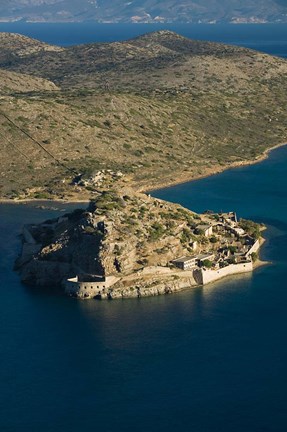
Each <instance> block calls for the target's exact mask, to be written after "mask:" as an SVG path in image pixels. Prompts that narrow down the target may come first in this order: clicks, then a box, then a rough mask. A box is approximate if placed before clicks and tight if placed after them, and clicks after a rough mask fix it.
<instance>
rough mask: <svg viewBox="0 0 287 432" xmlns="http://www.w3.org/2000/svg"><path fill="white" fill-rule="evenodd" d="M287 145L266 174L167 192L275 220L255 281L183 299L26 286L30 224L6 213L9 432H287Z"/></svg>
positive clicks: (225, 177) (4, 376) (192, 203)
mask: <svg viewBox="0 0 287 432" xmlns="http://www.w3.org/2000/svg"><path fill="white" fill-rule="evenodd" d="M286 179H287V148H281V149H279V150H277V151H274V152H273V153H272V154H271V156H270V158H269V159H268V160H266V161H264V162H262V163H260V164H258V165H254V166H251V167H247V168H242V169H235V170H232V171H227V172H225V173H222V174H220V175H216V176H213V177H210V178H208V179H203V180H200V181H196V182H193V183H187V184H184V185H180V186H177V187H174V188H170V189H166V190H162V191H157V192H156V193H155V194H154V195H155V196H158V197H161V198H165V199H169V200H171V201H177V202H180V203H182V204H183V205H186V206H187V207H189V208H192V209H195V210H197V211H202V210H204V209H206V208H210V209H214V210H216V211H218V210H221V209H222V210H236V211H237V212H238V213H239V215H240V216H242V217H252V218H254V219H257V220H259V221H263V222H265V223H266V224H267V225H268V231H267V233H266V236H267V242H266V245H265V246H264V249H263V258H265V259H268V260H272V261H273V265H272V266H267V267H264V268H261V269H259V270H257V271H255V272H254V274H253V275H247V276H245V277H243V278H234V279H228V280H225V281H224V282H220V283H216V284H214V285H210V286H208V287H206V288H197V289H193V290H190V291H186V292H183V293H179V294H176V295H170V296H162V297H155V298H147V299H141V300H134V299H131V300H125V301H113V302H97V301H86V302H82V301H77V300H73V299H70V298H66V297H65V296H63V295H61V293H59V292H57V291H55V290H53V288H52V287H51V289H47V290H39V289H29V288H26V287H24V286H23V285H21V284H20V282H19V279H18V276H17V274H15V273H13V271H12V266H13V260H14V258H15V254H16V253H17V250H18V248H19V241H18V239H17V234H18V233H19V231H20V227H21V226H22V224H23V223H24V222H27V221H29V222H30V221H35V222H37V221H40V220H43V219H44V218H46V217H51V215H55V214H58V212H56V211H54V212H53V211H43V210H39V209H35V208H33V207H32V206H28V205H27V206H21V205H19V206H16V205H1V206H0V235H1V249H0V273H1V275H0V276H1V302H0V308H1V315H0V319H1V326H0V342H1V344H0V358H1V369H0V377H1V390H0V407H1V410H2V412H1V415H0V425H1V431H2V430H3V431H9V432H10V431H11V432H14V431H25V432H26V431H29V432H30V431H42V432H48V431H49V432H50V431H51V432H52V431H53V432H60V431H69V432H70V431H71V432H74V431H75V432H76V431H79V430H81V431H94V430H97V431H111V432H114V431H139V432H144V431H147V430H150V431H175V430H177V431H187V430H193V431H196V432H206V431H218V432H225V431H226V432H230V431H235V432H237V431H238V432H242V431H250V432H257V431H258V432H261V431H270V432H271V431H272V432H273V431H274V432H275V431H276V432H279V431H282V432H283V431H286V428H287V419H286V387H287V369H286V362H287V344H286V338H287V314H286V308H287V290H286V278H287V269H286V261H287V252H286V239H287V208H286V203H287V201H286V198H287V180H286Z"/></svg>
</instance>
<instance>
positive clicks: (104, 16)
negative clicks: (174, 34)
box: [0, 0, 287, 23]
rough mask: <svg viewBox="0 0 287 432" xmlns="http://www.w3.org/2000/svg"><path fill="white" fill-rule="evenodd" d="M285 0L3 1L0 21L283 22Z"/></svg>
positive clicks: (284, 17) (284, 20) (284, 19)
mask: <svg viewBox="0 0 287 432" xmlns="http://www.w3.org/2000/svg"><path fill="white" fill-rule="evenodd" d="M286 7H287V5H286V2H285V1H284V0H261V1H260V2H258V1H256V0H229V1H227V0H193V1H191V0H181V1H179V2H178V1H175V0H164V1H163V0H137V1H132V2H122V1H121V0H111V1H109V2H108V3H107V2H106V1H104V0H97V1H91V0H82V1H79V0H45V1H44V0H9V1H8V0H3V1H2V2H1V5H0V16H1V17H2V20H7V21H9V20H15V19H18V20H19V19H24V20H29V21H38V22H81V21H85V20H88V21H96V22H135V23H136V22H148V23H150V22H196V23H197V22H204V23H209V22H235V23H236V22H278V21H279V22H286Z"/></svg>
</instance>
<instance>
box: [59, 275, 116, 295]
mask: <svg viewBox="0 0 287 432" xmlns="http://www.w3.org/2000/svg"><path fill="white" fill-rule="evenodd" d="M117 280H118V278H116V277H113V276H108V277H106V279H105V281H103V282H102V281H97V282H79V281H78V277H77V276H76V277H74V278H71V279H68V280H66V281H65V283H64V288H65V293H66V294H68V295H70V296H75V297H79V298H93V297H96V296H99V295H101V293H102V292H103V291H105V290H106V289H107V288H109V287H111V286H112V285H113V284H114V283H115V282H116V281H117Z"/></svg>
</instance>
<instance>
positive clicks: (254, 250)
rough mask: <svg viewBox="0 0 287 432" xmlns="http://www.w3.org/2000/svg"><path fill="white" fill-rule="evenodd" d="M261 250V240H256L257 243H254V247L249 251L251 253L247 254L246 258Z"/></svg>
mask: <svg viewBox="0 0 287 432" xmlns="http://www.w3.org/2000/svg"><path fill="white" fill-rule="evenodd" d="M259 248H260V240H256V242H255V243H254V245H253V246H252V248H250V249H249V251H248V252H247V254H246V256H247V257H248V256H250V255H251V254H252V253H253V252H255V253H256V252H257V251H258V250H259Z"/></svg>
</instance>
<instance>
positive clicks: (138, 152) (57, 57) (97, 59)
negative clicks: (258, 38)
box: [0, 31, 287, 198]
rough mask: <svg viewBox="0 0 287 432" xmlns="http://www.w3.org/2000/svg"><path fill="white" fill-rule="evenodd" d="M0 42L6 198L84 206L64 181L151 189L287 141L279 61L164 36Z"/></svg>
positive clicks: (286, 88)
mask: <svg viewBox="0 0 287 432" xmlns="http://www.w3.org/2000/svg"><path fill="white" fill-rule="evenodd" d="M1 37H2V41H3V42H4V40H5V45H4V48H5V49H4V50H3V52H2V54H1V56H0V68H1V70H2V72H1V74H2V75H1V77H2V80H1V83H2V87H0V92H1V94H0V97H1V106H0V109H1V111H2V113H4V114H6V116H8V118H9V119H11V120H12V122H14V124H12V123H11V122H9V120H7V118H5V117H3V116H1V117H0V122H1V123H0V124H1V125H2V126H1V134H2V136H4V137H5V140H4V142H3V147H2V157H1V161H0V169H1V173H2V176H1V179H0V188H1V189H0V190H1V192H0V193H1V195H2V196H6V197H12V196H32V197H33V196H35V197H41V196H42V197H43V196H58V197H61V196H66V197H68V196H70V198H71V197H73V196H75V195H77V194H79V193H80V194H84V195H83V196H85V197H86V196H87V195H88V194H89V191H83V190H82V189H81V188H79V189H78V188H77V187H75V186H69V184H70V181H71V179H72V178H73V176H74V175H75V174H77V173H84V174H85V175H86V176H89V175H90V174H91V173H93V172H94V171H96V170H98V169H103V168H111V169H114V170H121V171H122V172H125V173H126V174H127V175H128V176H129V178H130V181H131V182H132V183H133V184H134V185H135V186H136V187H137V188H151V187H155V186H159V185H163V184H171V183H174V182H176V181H181V180H186V179H191V178H194V177H198V176H202V175H205V174H208V173H211V172H215V171H218V170H222V169H223V168H225V167H228V166H231V165H234V164H240V163H246V162H247V161H249V160H254V159H256V158H258V157H260V156H261V155H262V153H263V152H264V151H265V150H266V149H268V148H270V147H272V146H274V145H276V144H278V143H282V142H284V141H286V136H287V130H286V124H287V113H286V110H285V101H286V97H287V62H286V61H285V60H283V59H279V58H276V57H271V56H268V55H266V54H262V53H258V52H255V51H252V50H248V49H243V48H239V47H234V46H227V45H222V44H216V43H208V42H201V41H192V40H189V39H186V38H183V37H181V36H179V35H177V34H175V33H173V32H169V31H159V32H156V33H151V34H148V35H144V36H141V37H138V38H136V39H132V40H129V41H125V42H118V43H110V44H108V43H105V44H88V45H80V46H74V47H69V48H65V49H64V48H60V49H58V48H57V47H49V46H47V45H46V44H45V46H43V45H41V43H38V42H37V41H33V40H32V41H30V40H29V39H27V38H24V39H23V37H22V36H18V35H6V34H5V36H4V35H2V36H1V34H0V40H1ZM26 42H27V44H26ZM14 74H18V75H14ZM11 76H13V77H16V76H17V77H19V76H21V80H23V83H22V84H21V86H18V87H17V86H15V85H14V84H13V83H12V82H11ZM24 81H25V82H26V83H27V85H24ZM19 82H20V81H19ZM36 82H37V83H38V84H37V86H36ZM39 83H41V85H40V84H39ZM41 86H42V87H41ZM20 87H21V89H20ZM17 126H19V127H20V128H21V129H22V131H20V130H19V129H17ZM23 131H24V132H27V133H28V134H30V135H31V136H32V137H33V138H35V139H36V140H37V141H38V144H40V146H39V145H38V144H37V143H35V142H33V141H32V140H31V139H30V138H29V137H28V136H27V135H24V134H23ZM8 140H9V141H8ZM9 142H13V143H14V146H13V147H12V146H11V145H10V144H9ZM15 146H16V147H15ZM23 154H24V156H23ZM51 155H52V156H53V157H52V156H51ZM59 163H60V164H64V165H65V167H66V168H68V169H70V170H72V171H68V170H67V169H66V168H65V167H63V165H60V164H59Z"/></svg>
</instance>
